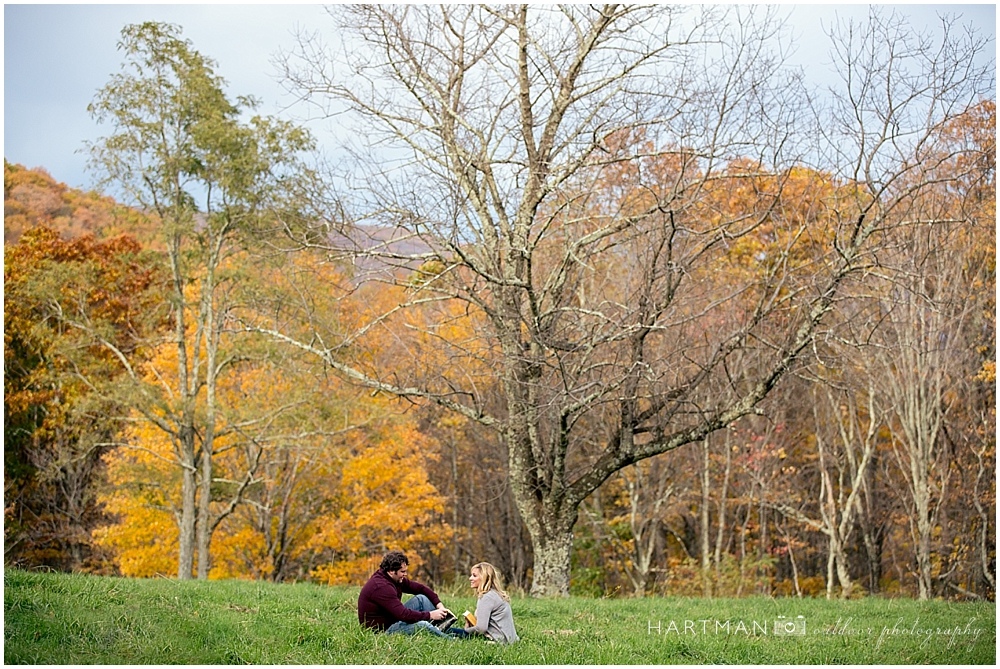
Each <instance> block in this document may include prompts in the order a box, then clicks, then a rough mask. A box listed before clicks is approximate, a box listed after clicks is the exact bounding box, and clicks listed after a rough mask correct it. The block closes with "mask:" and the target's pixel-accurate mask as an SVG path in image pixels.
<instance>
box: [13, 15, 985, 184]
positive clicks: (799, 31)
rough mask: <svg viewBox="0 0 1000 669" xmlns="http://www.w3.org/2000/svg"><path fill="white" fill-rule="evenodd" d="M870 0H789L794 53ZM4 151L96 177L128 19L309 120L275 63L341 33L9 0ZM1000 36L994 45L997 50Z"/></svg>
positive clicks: (238, 86)
mask: <svg viewBox="0 0 1000 669" xmlns="http://www.w3.org/2000/svg"><path fill="white" fill-rule="evenodd" d="M894 7H895V8H896V9H897V11H898V12H900V13H902V14H905V15H908V16H909V17H910V19H911V21H912V23H913V25H914V27H915V28H917V29H919V28H925V27H928V26H930V25H934V24H936V23H937V15H938V14H939V13H942V12H947V13H952V14H959V15H961V16H962V22H963V23H968V24H969V25H972V26H974V27H975V28H977V29H978V30H980V31H981V32H982V34H984V35H986V36H989V37H993V38H995V35H996V5H995V4H978V5H976V4H973V5H969V4H965V5H957V4H919V5H916V4H899V5H894ZM867 8H868V5H807V4H784V5H782V7H781V11H782V13H785V14H787V15H789V23H790V26H791V33H792V36H793V38H794V39H795V42H796V46H797V52H796V53H795V55H794V56H793V58H792V62H794V63H796V64H800V65H803V66H806V67H809V68H811V71H810V76H812V75H813V73H815V77H822V76H823V71H824V70H825V69H826V70H828V69H829V68H827V67H825V65H826V63H828V62H829V58H828V56H827V53H828V49H829V47H828V45H827V42H826V38H825V35H824V32H823V26H827V27H828V26H829V25H830V24H831V23H832V21H834V20H835V18H836V17H837V16H839V17H841V18H848V17H854V18H859V19H860V18H864V16H866V15H867ZM3 21H4V111H3V113H4V137H3V154H4V157H5V158H6V159H7V160H8V161H10V162H13V163H20V164H22V165H24V166H26V167H44V168H45V169H46V170H47V171H48V172H49V173H50V174H51V175H52V176H53V177H54V178H55V179H57V180H58V181H62V182H65V183H66V184H67V185H69V186H72V187H76V188H85V189H86V188H89V187H91V185H92V184H93V183H94V179H93V177H92V176H91V175H90V174H88V173H87V172H86V171H85V169H84V165H85V162H86V159H85V156H84V155H83V154H82V153H81V151H80V150H81V149H82V147H83V143H84V141H85V140H93V139H96V138H97V137H99V136H100V135H101V134H102V132H103V133H106V132H107V128H102V127H101V126H98V125H97V124H96V123H95V122H94V121H93V120H92V119H91V118H90V116H89V115H88V114H87V105H88V104H89V103H90V101H91V100H92V99H93V97H94V94H95V93H96V91H97V90H98V89H99V88H101V87H102V86H103V85H104V84H105V83H107V81H108V79H109V77H110V76H111V75H112V74H113V73H115V72H117V71H118V69H119V66H120V63H121V57H120V55H119V53H118V52H117V50H116V43H117V41H118V38H119V32H120V31H121V29H122V27H123V26H124V25H126V24H129V23H138V22H142V21H165V22H170V23H176V24H179V25H180V26H181V27H182V28H183V31H184V32H183V35H184V37H186V38H188V39H190V40H191V41H192V43H193V44H194V47H195V48H196V49H197V50H199V51H200V52H201V53H203V54H204V55H206V56H209V57H211V58H212V59H214V60H215V61H217V63H218V70H217V71H218V73H219V74H221V75H222V76H223V77H224V78H225V79H226V80H227V82H228V87H227V94H228V95H229V96H230V98H231V99H232V98H234V97H235V96H236V95H247V94H251V95H254V96H256V97H257V98H259V99H261V100H262V101H263V103H264V104H263V106H262V109H261V111H262V112H264V113H267V114H277V115H280V116H283V117H286V118H294V119H298V120H302V119H303V118H304V116H305V114H306V113H307V110H305V109H301V108H298V107H296V106H294V105H293V104H292V103H293V100H292V99H291V98H290V97H289V96H288V95H287V94H286V93H284V92H283V90H282V88H281V87H280V85H279V84H278V81H277V79H276V73H275V68H274V66H273V65H272V64H271V59H272V57H273V56H274V54H275V53H276V52H277V51H278V50H279V49H281V48H283V49H285V50H291V49H292V48H293V46H294V43H295V39H294V33H295V31H296V29H306V30H309V31H313V30H321V31H322V32H323V33H324V35H325V37H326V39H328V40H335V39H336V36H335V32H334V30H333V26H332V19H330V17H329V16H328V15H327V14H326V13H325V11H324V9H323V7H322V6H321V5H318V4H281V5H275V4H246V3H238V4H214V5H203V4H159V5H142V4H102V5H95V4H59V5H52V4H5V5H4V18H3ZM995 54H996V50H995V42H994V45H993V50H992V55H993V56H994V57H995ZM311 127H312V129H313V131H314V132H315V134H316V136H317V139H319V141H320V142H321V143H323V144H326V145H327V150H328V151H333V149H334V147H333V145H332V143H333V140H332V133H330V132H329V130H328V127H327V126H326V125H325V124H320V123H314V124H312V125H311Z"/></svg>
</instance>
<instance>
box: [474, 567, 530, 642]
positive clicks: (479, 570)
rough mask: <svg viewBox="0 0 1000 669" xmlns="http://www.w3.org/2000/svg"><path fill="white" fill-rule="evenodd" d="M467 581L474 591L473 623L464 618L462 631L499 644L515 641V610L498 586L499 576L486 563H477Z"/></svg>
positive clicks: (516, 637) (494, 569)
mask: <svg viewBox="0 0 1000 669" xmlns="http://www.w3.org/2000/svg"><path fill="white" fill-rule="evenodd" d="M471 571H472V573H471V575H470V576H469V584H470V585H471V586H472V589H473V590H475V591H476V596H477V597H478V598H479V602H478V603H477V604H476V618H475V620H476V624H475V625H472V624H470V623H469V621H466V624H465V631H466V632H468V633H470V634H483V635H485V636H486V638H487V639H491V640H493V641H496V642H498V643H514V642H515V641H517V640H518V636H517V632H516V631H515V630H514V613H513V611H512V610H511V608H510V596H509V595H508V594H507V593H506V592H504V591H503V589H502V588H501V587H500V575H499V574H498V573H497V570H496V567H494V566H493V565H491V564H490V563H489V562H480V563H479V564H477V565H475V566H474V567H473V568H472V570H471Z"/></svg>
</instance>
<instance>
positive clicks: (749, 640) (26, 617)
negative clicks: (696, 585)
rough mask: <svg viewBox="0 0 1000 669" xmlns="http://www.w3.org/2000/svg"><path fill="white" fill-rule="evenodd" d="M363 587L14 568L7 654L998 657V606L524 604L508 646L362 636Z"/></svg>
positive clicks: (412, 660)
mask: <svg viewBox="0 0 1000 669" xmlns="http://www.w3.org/2000/svg"><path fill="white" fill-rule="evenodd" d="M357 594H358V588H348V587H345V588H331V587H322V586H318V585H313V584H305V583H303V584H296V585H275V584H271V583H255V582H246V581H222V582H220V581H212V582H207V583H206V582H197V581H186V582H181V581H173V580H167V579H160V580H132V579H121V578H102V577H93V576H73V575H66V574H41V573H28V572H23V571H18V570H6V571H5V572H4V663H5V664H719V663H722V664H726V663H738V664H845V663H846V664H922V663H931V664H965V663H970V664H995V659H996V605H995V604H993V603H981V604H980V603H972V604H968V603H963V604H959V603H950V602H923V603H921V602H916V601H911V600H883V599H874V598H870V599H863V600H855V601H848V602H827V601H825V600H797V599H765V598H754V599H740V600H718V599H717V600H700V599H684V598H648V599H644V600H636V599H584V598H578V597H573V598H569V599H559V600H536V599H529V598H523V599H522V598H514V601H513V607H514V620H515V624H516V626H517V630H518V633H519V634H520V636H521V639H522V641H521V642H520V643H518V644H515V645H513V646H509V647H502V646H498V645H489V644H485V643H483V642H481V641H475V640H467V641H455V642H452V641H448V640H443V639H438V638H435V637H432V636H430V635H417V636H413V637H405V636H385V635H377V634H373V633H370V632H367V631H364V630H362V629H361V628H360V627H359V625H358V621H357V613H356V603H357ZM444 601H445V604H447V605H448V606H449V608H452V609H457V610H458V611H459V612H460V611H462V610H464V609H465V608H473V606H474V600H473V598H472V597H446V598H445V599H444ZM779 616H784V617H783V618H779ZM798 616H802V618H798ZM776 621H778V622H780V623H781V624H780V625H779V626H778V628H777V632H778V633H777V634H776V633H775V632H776V628H775V622H776ZM781 632H785V633H784V634H782V633H781ZM803 632H804V634H803Z"/></svg>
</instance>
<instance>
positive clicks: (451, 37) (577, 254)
mask: <svg viewBox="0 0 1000 669" xmlns="http://www.w3.org/2000/svg"><path fill="white" fill-rule="evenodd" d="M335 16H336V18H337V19H338V25H339V27H340V29H341V34H343V35H344V36H345V42H344V49H343V52H342V53H341V54H339V55H331V54H330V53H328V51H327V49H326V48H325V47H324V45H323V44H322V43H321V42H320V40H319V38H318V37H316V36H312V37H309V36H305V37H304V38H303V40H302V42H301V45H300V49H299V51H298V53H297V54H296V55H294V56H288V57H287V58H285V59H284V61H283V62H284V66H285V74H286V77H287V81H288V82H289V85H290V86H291V87H292V88H293V89H294V90H296V91H297V92H298V93H299V94H300V95H302V96H303V97H304V98H306V99H308V100H311V101H313V102H315V103H316V104H317V105H319V107H320V108H321V109H322V110H323V111H324V113H329V114H341V113H343V114H345V115H346V117H349V118H351V119H355V120H357V121H358V122H359V124H358V125H357V126H356V130H357V132H356V134H355V136H356V137H362V138H365V140H366V142H365V143H364V144H363V145H359V144H358V143H355V148H354V153H353V154H352V157H353V161H352V162H351V164H350V171H349V172H348V173H346V174H345V175H344V176H343V181H342V182H341V185H342V186H343V188H344V191H343V192H344V193H350V197H347V196H346V195H345V196H344V201H343V202H342V203H341V204H342V205H343V207H344V208H345V210H346V211H349V212H352V215H353V218H354V221H355V222H356V223H359V224H364V223H378V224H380V225H381V226H383V228H389V229H392V230H394V231H398V233H399V234H398V236H397V237H396V238H395V246H393V245H391V244H384V243H371V242H368V243H367V249H366V252H367V254H368V255H369V256H376V257H378V258H379V259H380V260H381V261H382V262H383V263H384V264H386V265H389V266H392V265H393V264H396V265H398V266H404V265H406V264H407V263H413V262H415V261H416V262H420V261H424V262H433V265H434V267H435V270H434V271H433V272H431V273H429V275H428V279H427V280H426V281H422V282H420V284H419V286H415V287H413V288H414V289H413V292H412V294H411V295H412V302H410V303H408V304H417V303H421V304H426V303H427V302H429V301H432V300H452V301H463V302H465V303H467V304H468V309H469V311H470V313H474V314H478V315H481V317H482V322H483V323H484V328H483V330H482V332H481V333H480V335H479V336H480V338H481V340H482V341H483V342H488V343H487V344H484V345H482V346H479V347H478V348H477V349H476V355H477V356H480V357H481V358H483V361H484V362H485V364H486V365H487V367H488V368H489V369H491V370H494V371H495V374H496V379H497V385H498V386H499V388H498V389H497V397H498V399H497V401H496V402H495V403H493V404H491V403H490V401H489V400H490V399H491V398H492V397H493V396H492V395H491V392H492V388H489V389H487V388H486V387H485V385H484V384H485V382H486V380H485V379H484V378H482V377H480V378H473V377H472V376H471V375H469V374H463V371H464V370H463V369H455V370H453V371H451V372H450V373H447V374H443V375H440V376H437V377H435V378H433V379H422V380H420V381H419V382H418V381H417V380H415V379H414V378H413V377H407V376H406V372H405V370H404V368H403V366H402V365H399V364H397V365H396V366H395V367H394V368H393V369H392V372H393V374H394V375H395V377H393V376H392V375H390V374H389V373H388V371H389V370H385V369H382V370H378V371H377V373H373V372H372V371H371V370H362V369H360V368H358V367H357V366H352V365H350V364H347V363H346V362H345V361H344V358H343V357H342V355H341V354H342V352H343V351H344V348H343V347H342V346H341V345H340V344H339V343H333V342H332V340H329V339H327V340H323V339H321V338H320V337H318V336H317V337H315V338H312V339H311V340H303V339H297V338H293V337H290V336H289V335H288V334H287V333H286V332H283V331H281V328H280V327H278V326H277V325H278V324H270V325H269V324H263V323H259V324H257V325H256V326H255V327H257V329H259V330H266V331H270V332H271V333H272V334H273V335H274V336H277V337H279V338H283V339H285V340H286V341H289V342H290V343H293V344H295V345H298V346H300V347H302V348H304V349H306V350H309V351H312V352H313V353H315V354H317V355H319V356H321V357H322V358H323V359H324V360H325V361H326V362H327V363H328V364H329V365H330V366H331V367H333V368H334V369H337V370H339V371H340V372H341V373H343V374H344V375H346V376H347V377H348V378H351V379H353V380H355V381H357V382H359V383H362V384H365V385H367V386H369V387H371V388H374V389H379V390H383V391H386V392H391V393H395V394H398V395H402V396H406V397H410V398H414V399H417V398H424V399H429V400H432V401H435V402H437V403H439V404H441V405H443V406H445V407H448V408H451V409H452V410H455V411H457V412H460V413H461V414H463V415H465V416H466V417H468V418H471V419H473V420H475V421H479V422H480V423H482V424H483V425H486V426H489V427H491V428H493V429H495V430H496V431H497V432H498V434H500V435H501V436H502V438H503V440H504V442H505V443H506V446H507V450H508V470H509V480H510V485H511V490H512V492H513V495H514V498H515V500H516V503H517V507H518V510H519V511H520V513H521V516H522V518H523V519H524V522H525V524H526V526H527V528H528V531H529V533H530V535H531V539H532V544H533V553H534V569H533V583H532V592H533V593H534V594H539V595H542V594H566V593H568V588H569V563H570V560H569V558H570V550H571V547H572V537H573V526H574V523H575V522H576V521H577V511H578V509H579V506H580V504H581V502H582V501H583V500H584V499H586V498H587V496H588V495H590V494H591V493H592V492H593V491H594V490H596V489H597V488H598V487H599V486H600V485H601V484H602V483H603V482H604V481H605V480H607V479H608V477H610V476H611V475H613V474H614V473H615V472H618V471H620V470H622V469H623V468H625V467H628V466H629V465H632V464H634V463H637V462H639V461H641V460H644V459H646V458H649V457H652V456H654V455H658V454H660V453H665V452H667V451H671V450H673V449H675V448H677V447H679V446H682V445H684V444H687V443H691V442H698V441H701V440H702V439H704V438H705V437H706V436H707V435H708V434H710V433H711V432H713V431H714V430H717V429H719V428H722V427H725V426H727V425H729V424H731V423H732V422H734V421H735V420H737V419H738V418H740V417H741V416H745V415H748V414H751V413H754V412H755V411H757V408H756V407H757V405H758V404H759V403H760V402H761V400H762V399H763V398H764V397H765V396H767V394H768V393H769V392H770V391H771V389H772V388H773V387H774V386H775V384H776V383H777V382H778V380H779V379H780V378H781V377H782V376H783V375H784V374H785V373H786V372H787V371H788V370H789V369H790V368H791V367H792V366H793V364H794V363H795V361H796V359H797V357H798V356H799V355H800V353H801V352H802V351H803V350H804V349H805V348H806V347H807V346H808V345H809V343H810V342H811V341H812V340H813V337H814V335H815V333H816V330H817V328H818V326H819V324H820V322H821V321H822V319H823V317H824V316H825V315H826V314H827V313H828V312H829V311H830V310H831V309H833V308H834V305H835V302H836V299H837V297H838V295H839V294H840V293H841V291H842V290H843V288H844V287H845V285H847V284H849V283H850V278H851V277H853V276H855V275H859V274H861V273H862V272H863V271H864V270H866V269H868V268H870V267H871V266H872V264H873V260H874V259H873V256H872V252H873V250H874V249H875V248H877V246H878V244H879V243H880V240H881V239H882V235H883V232H884V231H885V230H886V229H887V228H890V227H892V226H893V225H896V224H897V222H898V221H899V217H898V210H899V209H900V208H901V206H902V205H903V204H905V203H906V202H908V201H909V200H910V199H912V198H913V197H914V195H915V194H917V193H919V192H920V190H921V189H922V187H923V186H924V185H925V181H922V180H921V179H920V178H917V177H914V178H910V177H911V176H913V175H914V170H915V169H916V167H915V166H918V165H919V164H920V162H921V160H922V158H923V155H924V151H925V150H926V148H927V145H928V143H929V142H931V140H932V137H933V133H934V131H935V129H936V128H937V127H938V126H939V124H940V123H941V122H942V121H944V120H946V119H948V118H950V117H951V116H952V115H955V114H958V113H960V112H961V111H963V110H964V109H965V108H966V107H967V106H968V105H969V104H971V102H972V101H973V100H974V99H975V97H976V95H978V94H979V92H980V91H982V90H985V88H984V87H985V86H987V79H986V78H985V77H984V72H981V71H977V70H975V69H974V68H970V66H969V64H970V62H972V60H973V58H974V56H975V55H976V54H977V53H978V52H979V51H980V50H981V49H982V48H983V43H982V42H981V41H979V40H977V39H976V38H975V37H973V38H971V39H970V40H968V41H967V42H960V41H956V40H954V39H952V38H951V37H946V39H945V41H944V44H945V48H944V50H943V52H942V53H932V52H931V51H930V50H929V47H928V46H926V45H925V43H924V42H923V41H921V42H920V43H919V44H916V45H915V46H913V47H912V48H910V47H908V48H906V49H899V48H897V47H898V45H902V44H909V41H910V40H912V39H914V38H911V37H909V29H908V27H906V26H905V25H902V24H901V23H900V22H898V21H895V20H894V19H881V18H879V17H877V16H876V17H874V18H873V21H872V26H871V28H869V29H868V31H867V32H865V33H864V34H863V35H860V37H861V39H860V40H859V33H857V32H855V31H854V29H848V30H847V31H846V33H845V34H844V35H842V36H840V37H839V38H838V41H837V44H838V45H839V46H840V47H841V50H840V51H839V53H840V54H841V55H842V56H843V59H844V61H845V62H844V64H843V65H842V69H843V70H844V74H845V84H846V92H844V93H843V94H840V95H839V97H837V96H833V97H832V98H831V99H833V100H834V104H833V105H832V107H831V109H830V110H829V115H830V116H829V118H827V117H823V118H822V119H821V122H822V125H823V127H825V128H826V129H827V133H826V135H825V136H824V140H825V143H824V144H823V145H822V146H820V147H818V148H816V149H813V150H811V152H809V153H807V149H808V147H807V146H806V144H807V142H806V138H808V137H811V136H812V135H811V134H810V128H807V127H805V125H806V123H805V119H806V117H807V116H808V115H807V113H806V110H805V109H804V107H803V102H802V101H803V100H805V99H806V97H807V96H806V95H804V94H803V93H802V92H801V87H800V81H799V80H798V78H797V76H795V75H793V74H791V73H788V72H786V71H785V70H783V69H782V68H781V63H780V62H779V61H778V60H776V59H775V58H773V57H772V56H771V55H770V53H769V51H768V49H767V46H768V44H769V43H771V41H772V40H773V39H775V38H776V37H778V36H779V34H780V33H779V27H780V26H779V24H778V22H777V21H776V20H775V17H774V16H773V14H770V13H765V15H761V13H760V12H758V11H756V10H747V9H746V8H737V7H733V8H729V9H726V10H724V11H718V10H716V9H704V8H703V9H700V10H682V9H678V8H674V7H652V8H648V7H647V8H636V7H625V6H618V5H607V6H600V7H597V6H583V5H574V6H566V7H528V6H517V7H502V8H494V7H487V6H446V7H430V6H419V7H418V6H392V7H371V6H363V7H362V6H357V7H345V8H339V9H337V10H335ZM942 54H943V56H942ZM887 65H891V67H887ZM800 131H804V132H800ZM807 155H809V156H816V157H817V160H819V161H820V163H819V165H818V166H819V167H821V168H823V169H825V170H828V171H832V172H833V173H834V174H835V175H836V178H837V179H838V189H837V190H836V191H835V194H834V195H832V196H830V195H829V194H827V195H828V196H826V197H824V196H820V195H819V194H816V195H814V196H813V197H812V199H810V201H809V203H808V206H805V210H806V211H808V212H810V213H809V214H808V215H806V216H804V217H801V216H791V215H785V214H784V207H783V205H784V204H786V202H785V200H783V188H784V186H785V185H786V184H787V183H788V181H789V179H791V178H792V176H793V175H794V174H795V172H794V170H791V169H790V168H791V167H792V166H793V165H794V164H801V163H802V162H803V161H804V160H805V158H806V157H807ZM904 177H906V179H905V185H904V183H903V181H904ZM772 225H773V228H768V226H772ZM359 229H361V230H363V229H365V228H364V227H363V226H362V227H360V228H359ZM367 229H368V230H371V228H367ZM769 230H770V232H769ZM820 230H822V232H820ZM772 233H773V234H772ZM823 235H826V236H825V237H824V236H823ZM821 237H822V239H820V238H821ZM765 238H766V241H767V244H765V246H764V248H762V249H761V251H760V253H758V254H757V255H750V256H744V257H743V260H742V262H743V263H744V265H743V267H742V268H737V266H736V263H737V259H736V257H735V254H738V253H739V252H740V251H739V248H737V247H738V242H739V240H740V239H754V240H758V241H760V240H762V239H765ZM300 239H301V240H302V241H303V242H304V243H308V244H312V245H315V244H317V243H319V242H318V237H317V235H315V234H312V235H302V236H301V237H300ZM355 239H356V237H355ZM343 241H344V240H336V241H329V242H324V243H326V244H328V245H329V246H331V247H335V248H338V249H342V248H343ZM403 242H408V243H410V244H418V245H419V246H418V248H419V250H420V252H419V253H416V254H414V253H403V252H401V251H400V250H399V249H400V244H401V243H403ZM807 242H808V243H807ZM411 248H412V247H411ZM409 266H410V267H413V266H414V265H412V264H410V265H409ZM737 269H738V271H733V270H737ZM387 276H388V275H387ZM403 306H405V305H403ZM400 308H402V307H399V306H398V307H396V308H395V309H394V311H398V309H400ZM389 324H390V321H389V320H388V319H380V320H379V325H380V326H382V325H384V326H386V327H388V326H389ZM434 332H435V334H436V336H438V337H439V339H440V342H441V345H442V346H443V347H445V348H450V349H451V350H453V351H455V353H456V354H457V355H465V356H468V355H469V354H470V348H469V346H468V345H467V343H466V342H462V341H456V340H453V339H452V340H450V339H448V336H447V334H445V330H444V329H443V328H438V329H436V330H435V331H434ZM324 341H325V342H326V343H324ZM493 407H497V408H493ZM607 423H609V424H611V425H612V426H613V429H612V430H611V433H610V437H609V438H608V439H606V440H605V441H603V442H602V443H598V442H597V441H596V440H595V439H594V435H595V434H597V433H598V431H595V430H594V429H593V428H594V426H595V425H599V424H607Z"/></svg>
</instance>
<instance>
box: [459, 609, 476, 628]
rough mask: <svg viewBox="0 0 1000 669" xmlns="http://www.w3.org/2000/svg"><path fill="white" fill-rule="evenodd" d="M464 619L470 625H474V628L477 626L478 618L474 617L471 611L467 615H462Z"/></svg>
mask: <svg viewBox="0 0 1000 669" xmlns="http://www.w3.org/2000/svg"><path fill="white" fill-rule="evenodd" d="M462 617H463V618H465V622H467V623H469V624H470V625H472V626H473V627H475V625H476V616H474V615H472V613H470V612H469V611H466V612H465V613H463V614H462Z"/></svg>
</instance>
